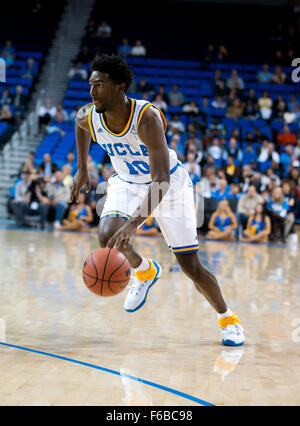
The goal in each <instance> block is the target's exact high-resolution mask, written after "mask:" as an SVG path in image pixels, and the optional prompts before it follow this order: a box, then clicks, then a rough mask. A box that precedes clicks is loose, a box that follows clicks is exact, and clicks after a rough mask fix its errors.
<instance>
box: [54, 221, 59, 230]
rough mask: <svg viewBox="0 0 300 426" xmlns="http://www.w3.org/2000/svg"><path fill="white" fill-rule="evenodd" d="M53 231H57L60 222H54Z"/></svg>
mask: <svg viewBox="0 0 300 426" xmlns="http://www.w3.org/2000/svg"><path fill="white" fill-rule="evenodd" d="M53 226H54V229H59V228H60V227H61V224H60V221H59V220H56V221H55V222H54V225H53Z"/></svg>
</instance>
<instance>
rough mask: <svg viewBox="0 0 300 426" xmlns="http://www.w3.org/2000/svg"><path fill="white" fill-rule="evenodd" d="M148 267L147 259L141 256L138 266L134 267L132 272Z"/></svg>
mask: <svg viewBox="0 0 300 426" xmlns="http://www.w3.org/2000/svg"><path fill="white" fill-rule="evenodd" d="M149 268H150V263H149V261H148V260H147V259H146V258H145V257H142V262H141V264H140V266H138V267H137V268H135V269H134V272H140V271H147V270H148V269H149Z"/></svg>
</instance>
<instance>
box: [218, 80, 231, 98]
mask: <svg viewBox="0 0 300 426" xmlns="http://www.w3.org/2000/svg"><path fill="white" fill-rule="evenodd" d="M214 91H215V96H216V97H218V96H221V97H222V98H226V97H227V96H228V94H229V89H228V87H226V84H225V81H224V80H220V81H219V83H218V85H217V86H216V87H215V89H214Z"/></svg>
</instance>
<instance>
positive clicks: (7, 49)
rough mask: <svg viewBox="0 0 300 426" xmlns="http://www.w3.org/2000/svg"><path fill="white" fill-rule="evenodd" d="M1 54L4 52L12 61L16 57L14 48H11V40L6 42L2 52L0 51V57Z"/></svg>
mask: <svg viewBox="0 0 300 426" xmlns="http://www.w3.org/2000/svg"><path fill="white" fill-rule="evenodd" d="M3 52H6V53H7V54H8V55H10V56H11V57H12V58H13V59H15V58H16V55H17V50H16V48H15V47H14V46H13V44H12V41H11V40H6V42H5V44H4V46H3V48H2V50H1V55H2V53H3Z"/></svg>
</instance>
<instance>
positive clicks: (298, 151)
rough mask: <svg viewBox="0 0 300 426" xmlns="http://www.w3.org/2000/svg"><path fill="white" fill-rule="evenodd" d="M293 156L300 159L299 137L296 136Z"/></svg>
mask: <svg viewBox="0 0 300 426" xmlns="http://www.w3.org/2000/svg"><path fill="white" fill-rule="evenodd" d="M294 156H295V158H296V159H298V160H300V137H298V138H297V144H296V146H295V149H294Z"/></svg>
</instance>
